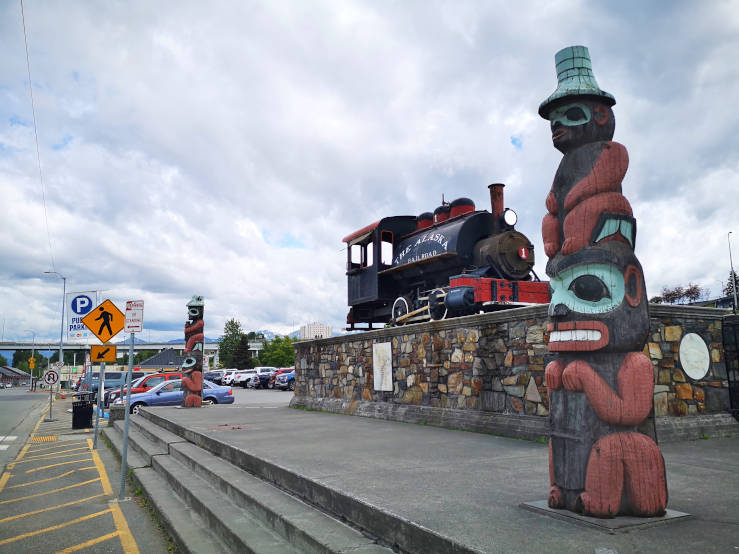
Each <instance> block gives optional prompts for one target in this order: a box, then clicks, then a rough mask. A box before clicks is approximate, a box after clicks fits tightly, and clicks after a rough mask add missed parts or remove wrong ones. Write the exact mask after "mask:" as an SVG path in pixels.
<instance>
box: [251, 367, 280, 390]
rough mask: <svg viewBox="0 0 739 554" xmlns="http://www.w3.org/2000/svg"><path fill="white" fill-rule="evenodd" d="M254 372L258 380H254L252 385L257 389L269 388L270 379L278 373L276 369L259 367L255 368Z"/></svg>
mask: <svg viewBox="0 0 739 554" xmlns="http://www.w3.org/2000/svg"><path fill="white" fill-rule="evenodd" d="M254 370H255V371H256V372H257V379H253V378H252V383H253V386H254V388H255V389H266V388H269V378H270V377H271V376H272V375H274V374H275V372H276V371H277V368H276V367H270V366H259V367H255V368H254Z"/></svg>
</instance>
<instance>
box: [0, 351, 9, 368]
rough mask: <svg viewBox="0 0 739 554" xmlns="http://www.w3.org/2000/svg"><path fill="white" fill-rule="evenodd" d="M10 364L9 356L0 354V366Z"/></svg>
mask: <svg viewBox="0 0 739 554" xmlns="http://www.w3.org/2000/svg"><path fill="white" fill-rule="evenodd" d="M6 365H8V358H6V357H5V356H3V355H2V354H0V366H6Z"/></svg>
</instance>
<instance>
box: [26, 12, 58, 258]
mask: <svg viewBox="0 0 739 554" xmlns="http://www.w3.org/2000/svg"><path fill="white" fill-rule="evenodd" d="M20 2H21V20H22V21H23V41H24V43H25V45H26V69H27V70H28V90H29V91H30V92H31V113H32V114H33V134H34V136H35V137H36V161H37V162H38V178H39V181H40V182H41V200H42V202H43V205H44V222H45V223H46V238H47V240H48V241H49V257H50V258H51V269H53V270H54V271H56V267H55V266H54V250H53V249H52V247H51V233H50V232H49V216H48V214H47V212H46V187H45V186H44V174H43V173H42V171H41V150H40V149H39V145H38V129H37V127H36V106H35V103H34V101H33V82H32V81H31V59H30V57H29V55H28V36H27V34H26V14H25V12H24V10H23V0H20Z"/></svg>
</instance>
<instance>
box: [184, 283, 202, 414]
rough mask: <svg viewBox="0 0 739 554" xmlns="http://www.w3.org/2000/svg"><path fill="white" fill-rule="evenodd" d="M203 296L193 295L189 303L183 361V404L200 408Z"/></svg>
mask: <svg viewBox="0 0 739 554" xmlns="http://www.w3.org/2000/svg"><path fill="white" fill-rule="evenodd" d="M203 308H204V305H203V297H202V296H193V297H192V300H190V302H188V303H187V322H186V323H185V353H186V354H187V357H185V360H184V361H183V362H182V374H183V375H182V390H183V392H184V394H183V395H182V405H183V406H185V407H186V408H199V407H200V405H201V404H202V403H203V341H204V339H205V335H204V334H203V325H204V323H203Z"/></svg>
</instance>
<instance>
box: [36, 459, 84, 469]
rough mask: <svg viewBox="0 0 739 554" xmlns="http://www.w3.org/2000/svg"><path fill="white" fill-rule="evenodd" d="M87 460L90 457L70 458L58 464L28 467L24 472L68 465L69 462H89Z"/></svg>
mask: <svg viewBox="0 0 739 554" xmlns="http://www.w3.org/2000/svg"><path fill="white" fill-rule="evenodd" d="M89 461H90V458H82V459H81V460H70V461H68V462H60V463H58V464H50V465H48V466H42V467H37V468H34V469H29V470H27V471H26V473H36V472H37V471H43V470H45V469H49V468H51V467H59V466H66V465H69V464H77V463H79V462H89Z"/></svg>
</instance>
